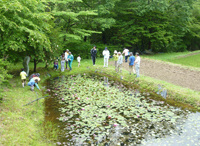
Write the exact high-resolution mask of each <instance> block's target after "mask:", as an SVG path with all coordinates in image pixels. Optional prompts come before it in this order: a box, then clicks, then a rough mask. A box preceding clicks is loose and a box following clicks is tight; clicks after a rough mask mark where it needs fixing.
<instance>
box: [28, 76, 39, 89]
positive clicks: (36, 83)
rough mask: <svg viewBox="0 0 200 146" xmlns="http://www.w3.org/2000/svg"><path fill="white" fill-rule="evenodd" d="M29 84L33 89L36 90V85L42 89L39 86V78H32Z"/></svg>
mask: <svg viewBox="0 0 200 146" xmlns="http://www.w3.org/2000/svg"><path fill="white" fill-rule="evenodd" d="M28 86H30V87H31V91H34V86H36V87H37V88H38V89H39V90H40V91H41V89H40V87H39V86H38V79H34V78H32V79H31V80H30V81H29V82H28Z"/></svg>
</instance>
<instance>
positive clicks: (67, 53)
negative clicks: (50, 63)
mask: <svg viewBox="0 0 200 146" xmlns="http://www.w3.org/2000/svg"><path fill="white" fill-rule="evenodd" d="M68 55H69V50H68V49H67V50H66V51H65V63H66V69H68V68H67V64H68V59H67V58H68Z"/></svg>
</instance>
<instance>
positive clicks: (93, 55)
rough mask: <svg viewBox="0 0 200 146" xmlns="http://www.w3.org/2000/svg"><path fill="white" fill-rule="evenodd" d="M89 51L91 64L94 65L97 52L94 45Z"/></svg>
mask: <svg viewBox="0 0 200 146" xmlns="http://www.w3.org/2000/svg"><path fill="white" fill-rule="evenodd" d="M90 53H91V58H92V62H93V65H95V59H96V54H97V50H96V46H94V47H93V48H92V49H91V51H90Z"/></svg>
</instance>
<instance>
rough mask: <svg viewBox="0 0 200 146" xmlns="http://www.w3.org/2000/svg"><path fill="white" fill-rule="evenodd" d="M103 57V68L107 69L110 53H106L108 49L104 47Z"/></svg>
mask: <svg viewBox="0 0 200 146" xmlns="http://www.w3.org/2000/svg"><path fill="white" fill-rule="evenodd" d="M102 54H103V56H104V67H108V59H109V57H110V52H109V51H108V48H107V47H105V50H103V53H102Z"/></svg>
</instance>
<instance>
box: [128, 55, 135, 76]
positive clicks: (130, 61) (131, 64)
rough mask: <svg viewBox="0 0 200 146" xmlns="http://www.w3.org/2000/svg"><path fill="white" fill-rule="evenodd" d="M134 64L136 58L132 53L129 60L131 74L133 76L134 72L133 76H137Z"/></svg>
mask: <svg viewBox="0 0 200 146" xmlns="http://www.w3.org/2000/svg"><path fill="white" fill-rule="evenodd" d="M134 62H135V57H134V56H133V53H132V52H130V58H129V73H130V75H131V72H132V71H133V74H135V69H134V67H133V66H134Z"/></svg>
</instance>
